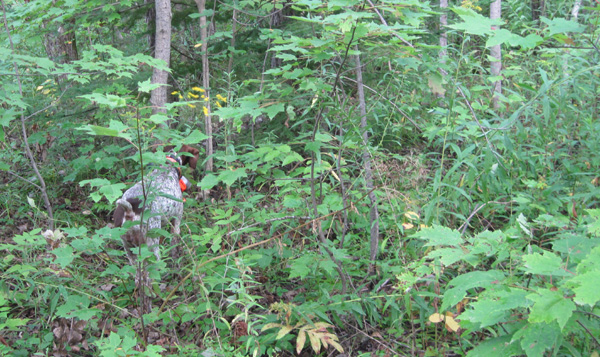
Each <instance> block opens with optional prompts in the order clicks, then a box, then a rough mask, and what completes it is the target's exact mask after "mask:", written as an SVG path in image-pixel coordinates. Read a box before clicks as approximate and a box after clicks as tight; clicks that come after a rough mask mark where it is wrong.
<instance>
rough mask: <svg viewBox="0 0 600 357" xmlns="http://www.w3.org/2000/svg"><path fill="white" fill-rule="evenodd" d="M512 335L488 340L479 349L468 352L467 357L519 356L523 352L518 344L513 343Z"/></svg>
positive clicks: (478, 346) (479, 345)
mask: <svg viewBox="0 0 600 357" xmlns="http://www.w3.org/2000/svg"><path fill="white" fill-rule="evenodd" d="M511 339H512V335H504V336H500V337H492V338H486V339H485V340H483V341H482V342H481V343H480V344H478V345H477V347H475V348H473V349H472V350H470V351H469V352H467V357H479V356H503V357H509V356H519V355H522V354H523V350H522V349H521V346H519V344H518V343H513V342H512V341H511Z"/></svg>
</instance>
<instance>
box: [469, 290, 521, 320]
mask: <svg viewBox="0 0 600 357" xmlns="http://www.w3.org/2000/svg"><path fill="white" fill-rule="evenodd" d="M527 294H528V292H527V291H525V290H522V289H514V288H510V289H508V290H492V289H488V290H487V291H486V292H484V293H483V294H481V295H480V296H479V299H478V300H475V301H474V302H472V303H470V304H469V305H467V306H468V307H467V309H466V310H465V312H463V313H462V314H461V315H460V317H459V318H460V319H461V320H468V321H471V322H473V323H476V324H478V325H479V328H485V327H488V326H493V325H495V324H497V323H500V322H506V321H508V320H510V319H511V318H512V310H513V309H517V308H522V307H528V306H530V305H531V304H532V302H530V301H529V300H527V299H526V296H527Z"/></svg>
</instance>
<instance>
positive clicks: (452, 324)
mask: <svg viewBox="0 0 600 357" xmlns="http://www.w3.org/2000/svg"><path fill="white" fill-rule="evenodd" d="M446 327H447V328H448V329H449V330H452V331H454V332H456V331H458V329H459V328H460V325H459V324H458V321H456V320H455V319H454V317H452V316H446Z"/></svg>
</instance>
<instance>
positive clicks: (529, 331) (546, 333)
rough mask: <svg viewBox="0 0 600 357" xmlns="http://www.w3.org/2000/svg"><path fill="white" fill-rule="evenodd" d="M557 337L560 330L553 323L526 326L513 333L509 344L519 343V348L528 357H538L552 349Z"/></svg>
mask: <svg viewBox="0 0 600 357" xmlns="http://www.w3.org/2000/svg"><path fill="white" fill-rule="evenodd" d="M559 336H560V329H559V328H558V325H557V324H555V323H551V324H541V323H538V324H527V325H525V326H523V327H522V328H521V329H520V330H519V331H517V332H515V334H514V335H513V338H512V340H511V343H514V342H516V341H520V344H521V348H522V349H523V351H524V352H525V354H527V356H528V357H538V356H543V355H544V352H545V351H546V350H549V349H551V348H553V347H554V344H555V343H556V341H557V339H558V337H559Z"/></svg>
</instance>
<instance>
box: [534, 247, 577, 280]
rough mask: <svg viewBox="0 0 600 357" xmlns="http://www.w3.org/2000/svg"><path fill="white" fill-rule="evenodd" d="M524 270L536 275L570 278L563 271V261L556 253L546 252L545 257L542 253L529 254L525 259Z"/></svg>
mask: <svg viewBox="0 0 600 357" xmlns="http://www.w3.org/2000/svg"><path fill="white" fill-rule="evenodd" d="M523 261H524V263H525V264H524V270H525V271H526V272H527V273H530V274H534V275H556V276H568V275H569V273H567V272H566V271H565V270H564V269H563V264H564V263H563V261H562V259H561V258H560V257H559V256H557V255H555V254H554V253H551V252H548V251H544V255H542V254H540V253H533V254H528V255H526V256H524V257H523Z"/></svg>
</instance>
